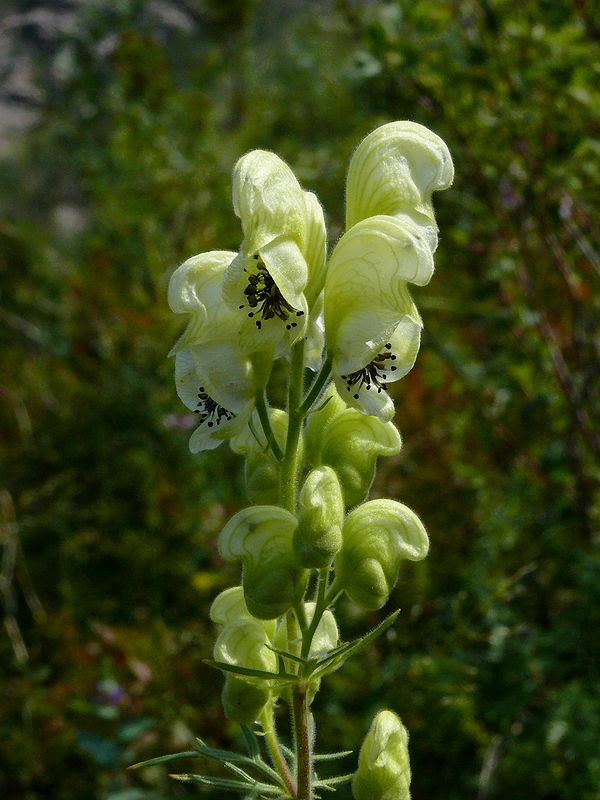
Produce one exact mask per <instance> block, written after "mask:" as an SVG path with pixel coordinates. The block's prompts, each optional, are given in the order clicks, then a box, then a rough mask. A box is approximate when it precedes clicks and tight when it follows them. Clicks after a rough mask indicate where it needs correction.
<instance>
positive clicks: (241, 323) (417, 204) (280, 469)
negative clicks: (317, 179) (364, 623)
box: [169, 122, 453, 800]
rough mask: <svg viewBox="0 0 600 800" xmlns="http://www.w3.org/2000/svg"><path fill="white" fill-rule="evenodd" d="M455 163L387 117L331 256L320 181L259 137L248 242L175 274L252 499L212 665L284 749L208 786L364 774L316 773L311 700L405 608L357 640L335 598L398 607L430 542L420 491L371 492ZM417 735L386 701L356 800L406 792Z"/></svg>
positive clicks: (291, 789)
mask: <svg viewBox="0 0 600 800" xmlns="http://www.w3.org/2000/svg"><path fill="white" fill-rule="evenodd" d="M452 179H453V165H452V160H451V158H450V154H449V151H448V148H447V147H446V145H445V144H444V142H443V141H442V139H440V138H439V137H438V136H436V135H435V134H434V133H432V132H431V131H429V130H428V129H427V128H425V127H423V126H422V125H419V124H417V123H414V122H392V123H389V124H387V125H383V126H381V127H380V128H378V129H377V130H375V131H373V132H372V133H371V134H370V135H369V136H367V137H366V138H365V139H364V140H363V141H362V143H361V144H360V145H359V146H358V148H357V150H356V151H355V153H354V155H353V156H352V159H351V161H350V165H349V169H348V177H347V185H346V231H345V233H344V234H343V235H342V237H341V238H340V240H339V241H338V242H337V244H336V245H335V247H334V248H333V251H332V253H331V255H330V257H329V259H328V258H327V253H326V230H325V222H324V216H323V210H322V208H321V206H320V204H319V201H318V200H317V198H316V197H315V195H314V194H312V193H311V192H307V191H304V190H303V189H302V187H301V186H300V184H299V182H298V180H297V179H296V177H295V176H294V174H293V172H292V170H291V169H290V168H289V166H288V165H287V164H285V163H284V162H283V161H282V160H281V159H280V158H279V157H278V156H276V155H275V154H273V153H270V152H266V151H262V150H254V151H252V152H250V153H248V154H246V155H245V156H243V157H242V158H241V159H240V160H239V161H238V162H237V164H236V166H235V168H234V171H233V208H234V211H235V213H236V215H237V216H238V217H239V220H240V222H241V227H242V241H241V244H240V247H239V251H238V252H237V253H236V252H231V251H223V250H214V251H211V252H208V253H202V254H200V255H197V256H194V257H193V258H190V259H189V260H188V261H186V262H185V263H183V264H182V265H181V266H180V267H179V268H178V269H177V270H176V271H175V272H174V274H173V276H172V278H171V281H170V285H169V303H170V306H171V308H172V310H173V311H174V312H175V313H177V314H184V315H186V316H187V327H186V329H185V330H184V332H183V334H182V336H181V337H180V339H179V341H178V342H177V343H176V345H175V346H174V348H173V351H172V353H173V354H174V356H175V379H176V386H177V392H178V394H179V396H180V398H181V399H182V401H183V402H184V403H185V404H186V406H187V407H188V408H189V409H190V410H192V411H193V412H194V413H195V414H196V415H197V418H198V425H197V427H196V429H195V430H194V432H193V434H192V436H191V439H190V448H191V450H192V452H194V453H196V452H199V451H202V450H209V449H213V448H215V447H217V446H218V445H219V444H221V443H222V442H223V441H224V440H229V441H230V444H231V447H232V449H233V450H234V451H235V452H236V453H239V454H240V455H242V456H243V457H244V459H245V477H246V484H247V490H248V495H249V498H250V499H251V500H252V501H253V502H254V503H255V505H252V506H250V507H248V508H245V509H243V510H242V511H239V512H238V513H237V514H235V515H234V516H233V518H232V519H231V520H230V521H229V522H228V523H227V524H226V526H225V527H224V529H223V530H222V531H221V533H220V535H219V540H218V544H219V550H220V553H221V556H222V557H223V559H225V560H226V561H239V562H241V565H242V578H241V585H240V586H236V587H233V588H231V589H228V590H226V591H225V592H223V593H221V594H220V595H219V596H218V597H217V598H216V600H215V601H214V603H213V606H212V609H211V617H212V619H213V621H214V622H215V623H216V624H217V625H218V626H219V628H220V633H219V635H218V638H217V640H216V643H215V647H214V661H213V664H214V665H215V666H216V667H217V668H218V669H220V670H222V671H223V672H224V674H225V676H226V680H225V688H224V691H223V705H224V709H225V713H226V715H227V716H228V717H229V718H230V719H232V720H235V721H236V722H239V723H241V724H242V725H245V726H250V727H249V728H248V729H247V730H248V731H250V730H251V728H252V726H254V725H256V724H260V726H262V733H263V734H264V737H265V740H266V743H267V747H268V749H269V753H270V757H271V763H272V766H271V767H269V766H268V765H267V764H266V762H262V761H260V762H259V761H256V759H255V760H254V762H253V763H254V768H255V769H257V770H258V771H259V772H261V770H262V778H261V779H260V780H259V779H258V778H256V779H254V778H253V777H252V775H251V774H250V773H248V772H246V771H243V770H239V769H238V770H237V771H238V773H240V772H241V773H242V774H243V778H242V779H241V781H240V780H237V783H239V784H240V785H239V786H236V787H234V786H233V785H226V784H224V783H222V784H218V783H214V781H217V782H218V780H220V779H217V778H210V781H213V783H212V784H211V785H214V786H216V785H221V786H222V788H237V789H240V788H241V790H243V791H245V790H247V794H248V796H252V797H273V796H278V797H297V798H299V800H312V798H313V796H314V792H315V789H316V788H318V787H319V786H320V787H322V788H329V789H332V788H334V786H335V785H336V783H340V782H343V780H344V779H347V780H349V779H351V778H352V776H346V777H345V778H333V779H332V778H329V779H327V778H324V779H319V778H318V776H317V774H316V772H315V769H314V763H313V760H312V747H313V740H314V735H313V733H312V732H311V731H312V729H313V722H312V721H311V720H312V717H311V714H310V704H311V701H312V698H313V697H314V694H315V693H316V691H318V689H319V686H320V682H321V678H322V677H324V676H325V675H326V674H327V673H328V672H330V671H331V670H333V669H337V668H338V667H339V666H340V665H341V663H343V661H344V660H345V659H346V658H348V657H349V656H350V655H351V654H352V653H354V652H356V650H357V649H359V648H360V647H363V646H364V645H365V644H366V643H368V642H369V641H370V640H371V639H372V638H373V637H374V636H375V635H377V634H378V633H379V632H381V631H382V630H383V629H384V628H385V626H386V625H387V624H390V623H391V622H392V621H393V620H394V619H395V616H396V615H395V614H394V615H392V617H390V618H388V620H387V621H386V622H384V623H382V625H381V626H379V628H377V629H375V632H371V633H370V634H367V635H366V636H365V637H363V638H362V639H361V640H358V641H357V642H354V643H345V644H344V643H340V637H339V631H338V626H337V623H336V620H335V616H334V611H333V608H334V605H335V603H336V601H337V600H338V599H339V598H340V597H341V596H342V595H345V596H346V597H347V598H348V599H349V600H350V601H352V602H353V603H355V604H356V605H357V606H359V607H361V608H363V609H369V610H374V609H379V608H381V607H382V606H383V605H384V604H385V603H386V602H387V601H388V599H389V597H390V594H391V592H392V589H393V587H394V585H395V583H396V581H397V578H398V574H399V571H400V568H401V564H402V562H403V561H404V560H408V561H419V560H421V559H423V558H425V556H426V555H427V551H428V547H429V540H428V537H427V533H426V531H425V528H424V527H423V524H422V523H421V521H420V520H419V518H418V517H417V516H416V514H415V513H414V512H413V511H412V510H411V509H409V508H408V507H407V506H405V505H403V504H402V503H399V502H396V501H394V500H387V499H383V500H368V499H367V498H368V494H369V489H370V486H371V483H372V481H373V476H374V473H375V466H376V461H377V458H378V457H381V456H393V455H396V454H397V453H398V452H399V451H400V447H401V438H400V434H399V432H398V430H397V428H396V427H395V425H394V423H393V421H392V420H393V417H394V403H393V401H392V399H391V397H390V395H389V386H390V384H392V383H393V382H395V381H397V380H399V379H400V378H402V377H404V376H405V375H406V374H407V373H408V372H409V371H410V370H411V368H412V366H413V364H414V362H415V359H416V357H417V353H418V351H419V346H420V337H421V328H422V321H421V317H420V315H419V312H418V311H417V308H416V306H415V304H414V302H413V300H412V298H411V295H410V284H414V285H417V286H423V285H425V284H427V283H428V282H429V280H430V279H431V277H432V274H433V269H434V258H433V257H434V252H435V249H436V247H437V225H436V222H435V216H434V212H433V206H432V193H433V192H435V191H439V190H441V189H445V188H447V187H448V186H449V185H450V184H451V182H452ZM277 360H281V361H282V362H283V363H284V364H285V365H286V369H287V374H288V402H287V407H286V408H285V409H278V408H274V407H271V406H270V404H269V401H268V389H269V381H270V376H271V370H272V366H273V363H274V362H275V361H277ZM279 373H281V371H279ZM309 376H310V377H309ZM280 703H283V704H287V705H289V707H290V709H291V711H292V714H291V717H292V725H293V737H292V738H293V741H294V742H295V747H296V750H295V753H294V755H293V757H292V758H288V757H287V756H286V754H285V752H284V751H283V749H282V748H281V746H280V744H279V741H278V737H277V734H276V731H275V715H274V710H275V708H276V706H277V705H278V704H280ZM407 741H408V738H407V734H406V731H405V729H404V727H403V726H402V723H401V722H400V720H399V719H398V718H397V717H396V716H395V715H394V714H393V713H392V712H389V711H386V712H382V713H381V714H379V715H378V716H377V717H376V719H375V721H374V723H373V726H372V728H371V731H370V732H369V734H368V736H367V738H366V740H365V742H364V744H363V747H362V749H361V753H360V759H359V767H358V771H357V772H356V774H355V775H354V779H353V784H352V785H353V791H354V794H355V797H356V798H357V800H362V798H369V800H385V799H386V798H392V797H394V798H396V797H402V798H408V797H409V782H410V767H409V764H408V754H407ZM203 752H205V751H203ZM254 755H255V756H256V754H254ZM240 758H241V756H240V757H239V758H237V761H238V762H239V759H240ZM253 758H254V756H253ZM229 760H230V761H232V760H235V759H231V758H230V759H229ZM225 763H228V762H227V761H225ZM257 765H259V766H257ZM261 765H264V768H263V766H261ZM236 769H237V768H236ZM266 770H267V771H268V770H270V772H266ZM267 774H268V775H270V782H269V781H266V782H265V775H267ZM185 777H186V776H180V778H181V779H183V778H185ZM191 777H193V778H194V779H196V778H198V779H199V778H201V777H202V776H187V778H191ZM203 781H204V782H207V781H209V778H202V780H198V781H196V782H203ZM233 783H236V781H233V780H230V781H229V784H233Z"/></svg>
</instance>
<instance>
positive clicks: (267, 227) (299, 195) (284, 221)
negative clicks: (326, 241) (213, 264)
mask: <svg viewBox="0 0 600 800" xmlns="http://www.w3.org/2000/svg"><path fill="white" fill-rule="evenodd" d="M232 196H233V208H234V211H235V213H236V215H237V216H238V217H239V218H240V220H241V222H242V228H243V231H244V237H245V240H246V243H247V252H249V253H255V252H257V251H258V250H259V249H260V248H262V247H264V246H265V245H267V244H268V243H269V242H271V241H273V239H276V238H278V237H281V236H287V237H291V238H294V239H295V240H296V241H297V243H298V244H301V243H302V242H304V241H305V237H306V210H305V202H304V196H303V191H302V189H301V187H300V184H299V183H298V180H297V179H296V176H295V175H294V173H293V172H292V170H291V169H290V167H289V166H288V165H287V164H286V163H285V161H283V160H282V159H281V158H279V156H277V155H275V153H271V152H269V151H266V150H252V151H251V152H249V153H246V155H244V156H242V157H241V158H240V159H239V161H238V162H237V164H236V165H235V167H234V170H233V190H232Z"/></svg>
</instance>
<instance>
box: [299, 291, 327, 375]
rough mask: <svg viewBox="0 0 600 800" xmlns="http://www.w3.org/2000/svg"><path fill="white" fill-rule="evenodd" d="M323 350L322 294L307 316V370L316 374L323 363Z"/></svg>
mask: <svg viewBox="0 0 600 800" xmlns="http://www.w3.org/2000/svg"><path fill="white" fill-rule="evenodd" d="M324 349H325V319H324V316H323V292H321V294H320V295H319V296H318V297H317V299H316V300H315V301H314V303H313V305H312V307H311V309H310V313H309V315H308V325H307V328H306V341H305V343H304V363H305V364H306V366H307V367H308V369H310V370H312V371H313V372H318V371H319V370H320V369H321V366H322V363H323V351H324Z"/></svg>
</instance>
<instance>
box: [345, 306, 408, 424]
mask: <svg viewBox="0 0 600 800" xmlns="http://www.w3.org/2000/svg"><path fill="white" fill-rule="evenodd" d="M347 322H351V320H347ZM357 330H358V329H357ZM345 333H346V334H348V335H352V334H353V330H352V327H351V325H350V324H348V325H346V326H345ZM384 338H386V339H387V342H385V343H382V344H381V345H379V346H378V347H377V348H376V354H375V355H373V353H372V352H370V348H368V349H367V353H366V354H365V355H363V356H362V358H358V359H351V358H350V357H349V356H350V354H351V353H352V348H351V346H349V347H348V350H347V351H346V353H345V354H344V355H345V357H343V358H340V359H339V361H338V362H335V361H334V364H333V374H334V381H335V385H336V388H337V390H338V392H339V393H340V394H341V395H342V397H343V398H344V399H345V400H346V402H347V403H348V405H350V406H352V407H353V408H356V409H358V410H360V411H363V412H364V413H365V414H371V415H374V416H377V417H380V418H381V419H383V420H385V421H388V422H389V420H391V419H392V418H393V416H394V404H393V403H392V400H391V399H390V397H389V396H388V394H387V387H388V384H389V383H393V382H394V381H398V380H400V378H403V377H404V376H405V375H406V374H407V373H408V372H409V371H410V370H411V369H412V368H413V365H414V363H415V361H416V358H417V355H418V353H419V347H420V343H421V322H420V320H417V319H415V318H414V317H413V316H408V315H407V316H405V317H403V319H401V320H400V322H399V324H398V325H397V326H396V328H395V330H394V331H393V332H392V333H391V334H390V335H386V336H385V337H384ZM360 344H361V342H360V339H359V340H358V342H352V345H353V346H354V347H355V351H357V350H358V347H359V346H360ZM359 352H360V351H359ZM342 353H344V351H342ZM367 359H368V360H367ZM342 370H344V371H343V374H342Z"/></svg>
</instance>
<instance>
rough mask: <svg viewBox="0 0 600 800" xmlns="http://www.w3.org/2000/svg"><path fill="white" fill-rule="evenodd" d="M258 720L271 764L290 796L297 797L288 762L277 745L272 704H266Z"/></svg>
mask: <svg viewBox="0 0 600 800" xmlns="http://www.w3.org/2000/svg"><path fill="white" fill-rule="evenodd" d="M260 722H261V725H262V727H263V730H264V732H265V740H266V742H267V748H268V750H269V755H270V756H271V761H272V763H273V766H274V767H275V769H276V770H277V772H278V773H279V776H280V777H281V780H282V781H283V783H284V785H285V787H286V789H287V790H288V792H289V793H290V795H291V797H297V796H298V792H297V791H296V785H295V783H294V779H293V777H292V773H291V772H290V768H289V767H288V763H287V761H286V760H285V758H284V756H283V753H282V752H281V747H280V746H279V739H278V737H277V730H276V728H275V715H274V714H273V706H272V705H268V706H267V708H265V710H264V711H263V713H262V714H261V717H260Z"/></svg>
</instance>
